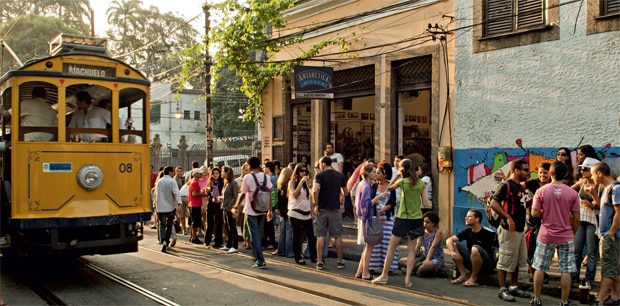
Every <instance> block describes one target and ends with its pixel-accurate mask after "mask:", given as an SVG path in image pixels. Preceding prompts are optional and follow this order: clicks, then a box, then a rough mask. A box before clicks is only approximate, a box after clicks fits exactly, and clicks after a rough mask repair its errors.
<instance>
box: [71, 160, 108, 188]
mask: <svg viewBox="0 0 620 306" xmlns="http://www.w3.org/2000/svg"><path fill="white" fill-rule="evenodd" d="M77 181H78V184H80V186H82V188H84V189H86V190H89V191H90V190H95V189H97V188H99V187H100V186H101V184H102V183H103V171H101V168H99V167H98V166H97V165H85V166H83V167H82V168H80V170H79V171H78V173H77Z"/></svg>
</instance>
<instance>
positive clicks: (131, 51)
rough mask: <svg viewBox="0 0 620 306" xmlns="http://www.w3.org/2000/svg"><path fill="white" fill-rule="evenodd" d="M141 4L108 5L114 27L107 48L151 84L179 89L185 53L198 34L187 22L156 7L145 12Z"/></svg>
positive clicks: (130, 0)
mask: <svg viewBox="0 0 620 306" xmlns="http://www.w3.org/2000/svg"><path fill="white" fill-rule="evenodd" d="M141 4H142V2H141V1H139V0H120V1H118V0H115V1H113V2H112V3H111V4H110V7H109V8H108V10H107V14H108V22H109V23H110V24H111V25H112V26H113V27H112V28H111V29H110V30H108V31H107V33H106V34H107V36H108V39H109V41H110V42H111V44H110V45H109V46H108V47H109V49H110V50H111V51H112V53H113V54H115V55H116V57H118V58H120V59H121V60H123V61H124V62H127V63H129V64H131V65H134V66H136V67H137V68H138V69H140V70H142V71H144V72H145V73H146V74H147V76H149V77H151V78H152V79H153V80H154V81H166V82H169V83H173V88H178V87H179V86H178V79H177V78H178V74H179V71H180V70H181V69H182V66H181V65H180V64H179V63H181V62H182V58H183V56H184V54H185V53H184V52H185V51H184V50H185V49H187V48H191V46H192V45H194V44H196V43H197V41H196V39H195V38H196V37H198V35H199V34H198V32H197V31H196V30H195V29H194V28H192V26H191V25H190V22H189V21H187V20H185V19H183V18H181V17H178V16H176V15H174V14H172V13H161V12H160V11H159V9H158V8H157V7H155V6H150V7H149V8H147V9H144V8H142V6H141ZM198 14H200V11H199V12H198ZM174 83H177V85H176V86H174ZM190 83H192V85H195V86H199V84H200V82H190Z"/></svg>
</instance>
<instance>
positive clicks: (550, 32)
mask: <svg viewBox="0 0 620 306" xmlns="http://www.w3.org/2000/svg"><path fill="white" fill-rule="evenodd" d="M472 1H473V5H472V7H473V29H472V34H473V35H472V53H478V52H486V51H493V50H498V49H505V48H512V47H517V46H524V45H530V44H535V43H542V42H549V41H554V40H559V39H560V28H559V26H558V25H559V23H560V5H559V4H560V0H540V1H541V2H544V3H545V4H544V5H543V7H544V11H543V12H542V16H544V23H541V24H538V25H529V26H526V27H523V28H519V29H516V31H512V32H504V33H495V34H493V35H488V36H485V27H486V25H485V22H484V21H485V18H486V15H487V13H486V7H485V3H487V1H488V0H472ZM512 1H513V2H516V1H518V0H512Z"/></svg>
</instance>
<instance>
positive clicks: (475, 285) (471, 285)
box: [463, 281, 478, 287]
mask: <svg viewBox="0 0 620 306" xmlns="http://www.w3.org/2000/svg"><path fill="white" fill-rule="evenodd" d="M463 287H478V283H472V282H470V281H465V282H463Z"/></svg>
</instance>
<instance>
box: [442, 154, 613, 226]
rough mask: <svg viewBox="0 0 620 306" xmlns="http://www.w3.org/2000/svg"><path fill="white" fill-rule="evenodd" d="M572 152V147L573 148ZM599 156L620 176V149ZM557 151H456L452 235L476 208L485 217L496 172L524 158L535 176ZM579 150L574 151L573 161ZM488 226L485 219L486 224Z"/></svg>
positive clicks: (494, 184)
mask: <svg viewBox="0 0 620 306" xmlns="http://www.w3.org/2000/svg"><path fill="white" fill-rule="evenodd" d="M571 149H572V148H571ZM596 150H597V152H598V154H599V156H600V157H601V158H602V159H604V161H605V162H607V163H608V164H609V165H610V166H611V169H612V172H613V174H614V175H615V176H618V175H619V174H620V147H607V148H597V149H596ZM556 151H557V148H535V149H529V148H528V149H523V148H485V149H481V148H473V149H456V150H454V186H455V187H454V188H455V190H454V207H453V211H452V213H453V220H454V224H453V226H452V228H453V234H455V233H458V232H460V231H461V230H463V229H465V228H466V226H465V215H466V214H467V211H468V210H469V209H472V208H475V209H478V210H480V211H481V212H482V213H483V216H485V217H486V213H485V211H486V205H484V204H483V198H484V195H485V193H486V194H487V195H488V194H489V193H490V192H492V191H494V190H495V189H494V187H495V186H496V185H497V183H491V184H489V182H493V180H492V174H493V172H495V170H497V169H499V168H501V167H502V166H504V165H506V164H507V163H508V162H510V161H512V160H514V159H524V160H526V161H528V162H529V163H530V169H531V171H532V175H531V176H532V177H536V171H537V170H536V167H537V166H538V165H539V164H540V162H542V161H543V160H553V159H555V153H556ZM576 154H577V153H576V151H572V156H573V161H575V160H576ZM483 224H484V225H485V226H488V223H487V221H486V219H485V220H484V221H483Z"/></svg>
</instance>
